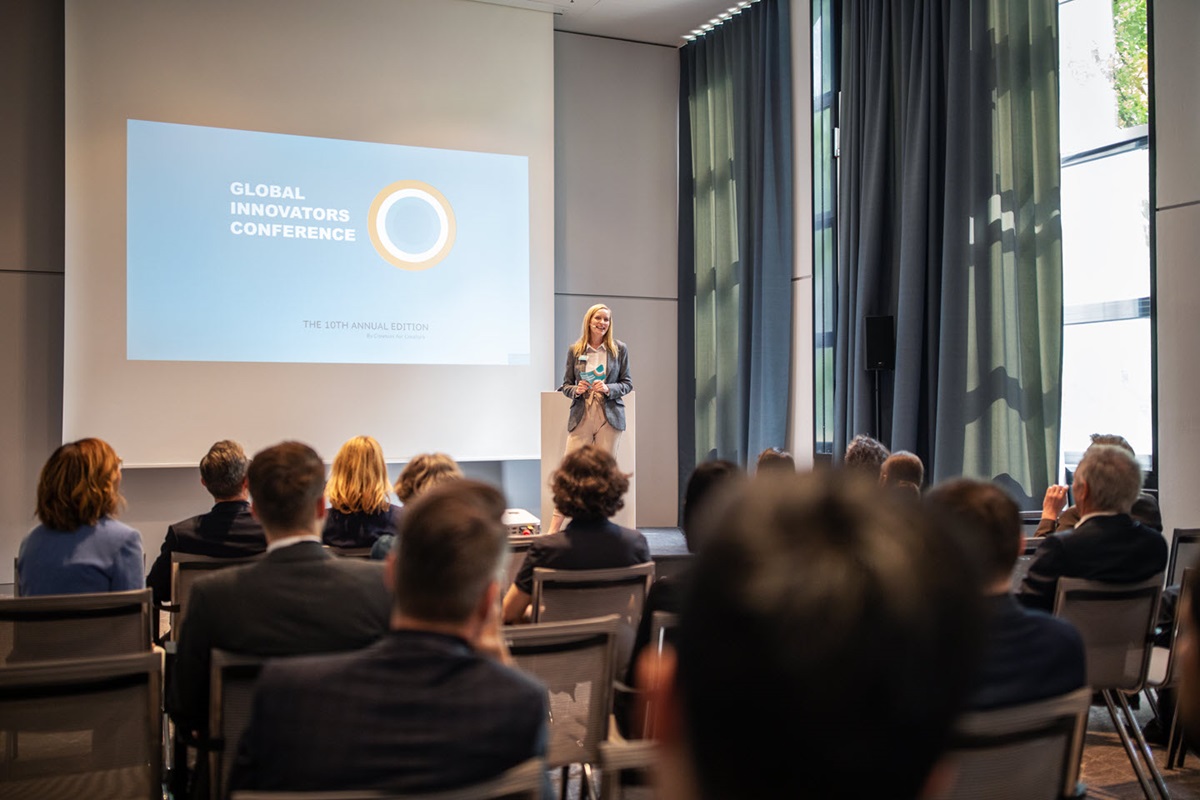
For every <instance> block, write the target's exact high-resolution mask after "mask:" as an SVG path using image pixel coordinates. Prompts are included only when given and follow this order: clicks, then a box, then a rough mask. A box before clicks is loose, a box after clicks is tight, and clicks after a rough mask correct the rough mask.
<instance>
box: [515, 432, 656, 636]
mask: <svg viewBox="0 0 1200 800" xmlns="http://www.w3.org/2000/svg"><path fill="white" fill-rule="evenodd" d="M550 490H551V493H552V494H553V497H554V508H555V510H556V511H558V512H559V513H561V514H563V515H564V516H567V517H570V518H571V522H570V523H569V524H568V525H567V527H565V528H563V529H562V530H561V531H559V532H557V533H551V534H547V535H546V536H539V537H538V538H537V539H536V540H535V541H534V542H533V543H532V544H530V546H529V553H528V555H526V556H525V561H524V563H522V564H521V569H520V570H519V571H518V572H517V577H516V579H515V580H514V581H513V585H512V586H511V587H509V590H508V594H507V595H506V596H505V598H504V621H505V622H508V623H513V622H520V621H522V620H524V619H526V612H528V611H529V600H530V595H531V593H532V592H533V570H534V568H535V567H547V568H550V569H607V568H610V567H628V566H632V565H634V564H643V563H645V562H647V561H649V560H650V546H649V545H648V544H647V543H646V537H645V536H643V535H642V534H641V531H635V530H632V529H630V528H622V527H621V526H620V525H616V524H614V523H613V522H610V521H609V519H608V518H609V517H611V516H612V515H613V514H615V513H617V512H618V511H620V510H621V508H622V507H623V506H624V505H625V500H624V496H625V492H626V491H628V490H629V476H628V475H627V474H625V473H624V472H621V471H620V470H619V469H617V460H616V459H615V458H614V457H613V455H612V454H611V453H609V452H607V451H605V450H601V449H600V448H598V447H596V446H594V445H585V446H584V447H581V448H579V449H578V450H573V451H571V452H570V453H567V455H566V456H564V457H563V460H562V464H560V465H559V467H558V469H557V470H555V472H554V474H553V475H551V476H550Z"/></svg>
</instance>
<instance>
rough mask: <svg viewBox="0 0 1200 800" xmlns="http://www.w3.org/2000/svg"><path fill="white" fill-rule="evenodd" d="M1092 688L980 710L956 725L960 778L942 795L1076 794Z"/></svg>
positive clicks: (1024, 799) (1039, 798) (1045, 799)
mask: <svg viewBox="0 0 1200 800" xmlns="http://www.w3.org/2000/svg"><path fill="white" fill-rule="evenodd" d="M1091 698H1092V690H1091V689H1090V688H1087V687H1085V688H1083V689H1077V690H1075V691H1074V692H1071V693H1069V694H1065V695H1061V696H1059V697H1052V698H1049V699H1047V700H1039V701H1037V702H1035V703H1029V704H1027V705H1021V706H1014V707H1011V708H1000V709H996V710H994V711H976V712H972V713H968V714H965V715H963V717H961V718H960V719H959V720H958V722H957V723H956V725H955V730H954V734H953V737H952V739H951V744H950V756H951V758H953V760H954V766H955V771H956V773H957V774H956V778H955V782H954V787H953V788H952V789H951V790H950V792H949V793H948V794H947V795H945V796H944V797H942V798H941V799H940V800H959V799H960V798H961V799H962V800H1059V799H1060V798H1063V797H1073V796H1074V795H1075V786H1076V782H1077V781H1078V780H1079V762H1080V757H1081V756H1082V754H1083V739H1084V735H1085V733H1086V730H1087V714H1088V707H1089V706H1090V704H1091Z"/></svg>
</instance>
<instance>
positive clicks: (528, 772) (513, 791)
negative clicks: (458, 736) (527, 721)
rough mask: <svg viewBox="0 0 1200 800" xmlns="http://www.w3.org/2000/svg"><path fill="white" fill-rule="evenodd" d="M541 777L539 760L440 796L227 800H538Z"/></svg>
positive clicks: (262, 795)
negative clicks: (503, 799) (510, 799)
mask: <svg viewBox="0 0 1200 800" xmlns="http://www.w3.org/2000/svg"><path fill="white" fill-rule="evenodd" d="M545 775H546V773H545V765H544V764H543V763H542V761H541V759H537V758H531V759H530V760H528V761H525V762H522V763H520V764H518V765H517V766H515V767H513V768H512V769H509V770H508V771H506V772H503V773H501V774H500V775H499V776H497V777H495V778H492V779H491V780H487V781H484V782H483V783H477V784H475V785H474V786H465V787H463V788H461V789H446V790H445V791H441V792H422V793H419V794H394V793H388V792H372V791H348V792H234V793H233V794H232V795H231V796H230V800H497V798H512V799H513V800H539V798H540V797H541V796H542V783H543V781H544V780H545Z"/></svg>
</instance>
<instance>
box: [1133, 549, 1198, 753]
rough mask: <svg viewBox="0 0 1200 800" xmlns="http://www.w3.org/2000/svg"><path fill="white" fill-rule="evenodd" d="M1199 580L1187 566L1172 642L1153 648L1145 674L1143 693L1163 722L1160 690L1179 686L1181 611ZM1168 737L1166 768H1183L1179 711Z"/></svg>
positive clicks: (1184, 748)
mask: <svg viewBox="0 0 1200 800" xmlns="http://www.w3.org/2000/svg"><path fill="white" fill-rule="evenodd" d="M1198 581H1200V567H1188V568H1187V569H1185V570H1184V571H1183V574H1182V575H1181V577H1180V586H1179V602H1178V604H1177V605H1176V609H1177V610H1176V613H1175V622H1174V624H1173V625H1172V626H1171V643H1170V645H1169V646H1167V647H1157V646H1156V647H1154V648H1153V650H1152V652H1151V654H1150V669H1149V671H1148V672H1147V673H1146V685H1145V687H1144V692H1145V695H1146V699H1147V700H1148V701H1149V702H1150V707H1151V708H1153V709H1154V716H1156V717H1158V719H1159V721H1160V723H1161V721H1162V714H1160V713H1159V709H1158V702H1157V698H1156V695H1157V694H1158V692H1159V690H1161V689H1173V688H1175V686H1176V685H1178V683H1179V675H1178V674H1176V671H1177V661H1176V659H1175V654H1176V649H1175V642H1176V641H1177V640H1178V638H1179V624H1180V620H1181V618H1182V616H1183V614H1182V610H1183V609H1184V608H1186V607H1188V604H1189V603H1191V598H1192V595H1193V594H1194V593H1195V592H1196V589H1197V582H1198ZM1168 730H1169V733H1168V734H1167V769H1174V768H1176V767H1182V766H1183V758H1184V755H1185V754H1186V752H1187V748H1186V747H1185V746H1184V740H1183V728H1182V727H1181V726H1180V724H1179V713H1178V709H1176V710H1175V713H1173V714H1172V715H1171V725H1170V727H1169V728H1168Z"/></svg>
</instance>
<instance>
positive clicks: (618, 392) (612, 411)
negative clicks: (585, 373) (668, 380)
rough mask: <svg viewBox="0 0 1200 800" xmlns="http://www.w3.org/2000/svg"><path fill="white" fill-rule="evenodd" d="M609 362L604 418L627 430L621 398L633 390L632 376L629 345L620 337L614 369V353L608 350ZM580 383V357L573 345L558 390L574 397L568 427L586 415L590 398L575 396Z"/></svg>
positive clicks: (611, 423)
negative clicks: (630, 372) (585, 410)
mask: <svg viewBox="0 0 1200 800" xmlns="http://www.w3.org/2000/svg"><path fill="white" fill-rule="evenodd" d="M608 360H609V365H608V381H606V383H605V385H606V386H608V397H607V398H606V399H605V400H604V418H605V419H607V420H608V424H609V425H612V426H613V428H614V429H616V430H618V431H623V430H625V401H624V400H622V399H621V398H622V397H624V396H625V395H627V394H629V393H630V392H632V391H633V376H632V375H630V374H629V348H628V347H626V346H625V343H624V342H622V341H617V359H616V361H617V363H616V369H613V364H612V363H611V362H612V360H613V359H612V354H611V353H609V359H608ZM577 383H579V361H578V358H577V357H576V355H575V353H574V352H573V347H568V348H567V366H566V369H565V370H563V382H562V386H560V387H559V389H558V390H559V391H560V392H562V393H563V394H565V395H566V396H567V397H569V398H571V414H570V416H569V417H567V430H568V431H573V430H575V426H576V425H578V424H579V421H580V420H581V419H583V412H584V409H585V408H586V406H587V399H586V398H585V397H583V396H580V397H576V396H575V385H576V384H577Z"/></svg>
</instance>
